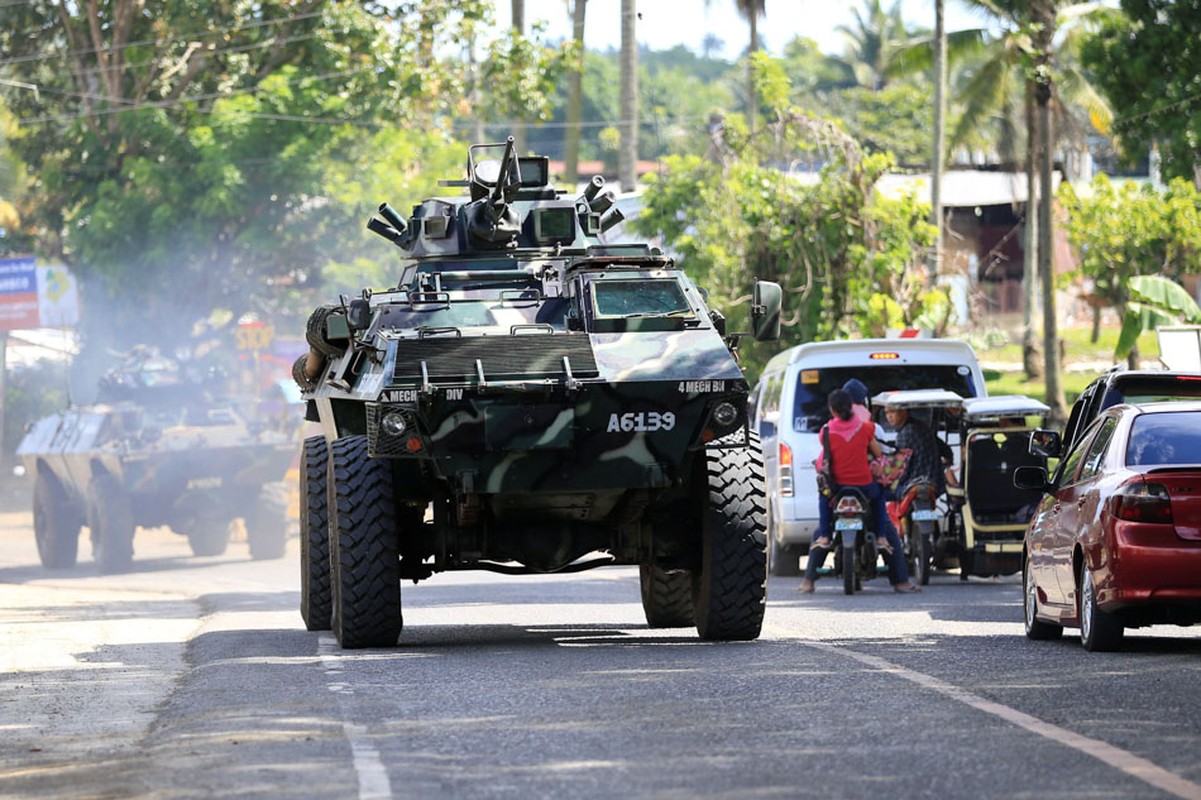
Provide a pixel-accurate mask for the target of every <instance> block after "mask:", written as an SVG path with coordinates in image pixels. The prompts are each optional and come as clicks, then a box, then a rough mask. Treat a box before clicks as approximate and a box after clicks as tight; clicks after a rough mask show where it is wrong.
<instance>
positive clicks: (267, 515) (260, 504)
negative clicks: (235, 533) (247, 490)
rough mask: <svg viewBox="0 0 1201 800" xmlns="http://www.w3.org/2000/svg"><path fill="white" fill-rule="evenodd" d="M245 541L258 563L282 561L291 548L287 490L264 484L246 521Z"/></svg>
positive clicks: (279, 484)
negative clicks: (271, 559) (272, 559)
mask: <svg viewBox="0 0 1201 800" xmlns="http://www.w3.org/2000/svg"><path fill="white" fill-rule="evenodd" d="M246 540H247V543H248V544H249V545H250V557H251V558H252V559H254V560H255V561H260V560H263V559H267V558H283V557H284V551H285V550H287V547H288V490H287V487H285V486H284V484H282V483H268V484H264V485H263V487H262V488H261V489H259V496H258V497H257V498H256V499H255V503H254V508H253V509H252V510H251V512H250V516H249V517H247V519H246Z"/></svg>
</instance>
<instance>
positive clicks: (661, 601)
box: [638, 564, 696, 628]
mask: <svg viewBox="0 0 1201 800" xmlns="http://www.w3.org/2000/svg"><path fill="white" fill-rule="evenodd" d="M638 577H639V582H640V583H641V585H642V610H643V612H644V613H645V614H646V624H647V625H649V626H650V627H652V628H688V627H691V626H692V625H695V624H696V619H695V618H694V617H693V613H692V573H691V572H689V571H687V570H682V569H678V570H666V569H663V568H662V567H657V566H654V565H652V564H641V565H639V567H638Z"/></svg>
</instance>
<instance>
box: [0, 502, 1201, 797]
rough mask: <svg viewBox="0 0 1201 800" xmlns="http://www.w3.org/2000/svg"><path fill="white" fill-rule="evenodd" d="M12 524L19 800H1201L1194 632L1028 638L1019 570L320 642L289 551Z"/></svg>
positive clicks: (500, 605) (1, 767)
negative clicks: (733, 620)
mask: <svg viewBox="0 0 1201 800" xmlns="http://www.w3.org/2000/svg"><path fill="white" fill-rule="evenodd" d="M3 499H4V501H5V502H4V503H3V505H2V506H0V797H4V798H50V797H53V798H124V797H154V798H168V799H170V798H207V797H261V798H279V797H284V796H286V797H289V798H298V799H304V798H352V799H357V798H388V797H396V798H423V797H470V798H544V797H555V798H566V797H571V798H593V797H596V798H611V797H649V798H695V797H706V798H774V797H779V798H790V797H823V798H873V800H877V799H879V798H910V797H912V798H920V797H931V798H1027V797H1028V798H1036V797H1037V798H1160V797H1163V798H1170V797H1186V798H1201V714H1199V711H1201V701H1199V699H1198V695H1199V691H1201V629H1187V628H1185V629H1177V628H1151V629H1144V630H1141V631H1131V632H1128V639H1127V644H1126V649H1125V651H1124V652H1121V653H1114V654H1102V653H1094V654H1090V653H1086V652H1085V651H1084V650H1083V649H1082V648H1081V647H1080V645H1079V640H1078V638H1077V637H1076V636H1075V635H1073V633H1072V632H1068V633H1067V634H1066V635H1065V636H1064V639H1063V640H1062V641H1059V642H1031V641H1028V640H1027V639H1026V638H1025V636H1024V635H1023V634H1022V626H1021V610H1020V590H1019V580H1018V578H1017V576H1013V577H1008V578H1003V579H999V580H978V579H973V580H971V581H968V582H966V583H963V582H960V581H959V580H958V577H957V576H955V575H938V574H936V575H935V577H934V579H933V581H932V583H931V585H930V586H929V587H927V589H926V591H925V592H923V593H922V594H920V595H896V594H893V593H892V592H890V591H889V590H888V585H887V582H886V581H885V580H884V579H883V578H881V579H879V580H877V581H871V582H869V583H868V584H867V586H866V588H865V591H864V592H863V593H862V594H858V595H855V596H853V597H846V596H844V595H843V594H842V591H841V586H840V584H838V583H836V582H835V581H833V580H831V579H826V580H823V581H821V582H819V584H818V590H817V593H816V594H813V595H800V594H798V593H797V592H796V591H795V588H796V584H797V582H798V579H773V581H772V582H771V584H770V585H769V592H768V595H769V601H768V609H767V617H766V622H765V626H764V632H763V636H762V637H761V638H760V639H759V640H757V641H754V642H743V643H730V644H717V643H704V642H700V641H698V640H697V638H696V635H695V631H693V630H690V629H681V630H666V631H665V630H650V629H648V628H647V627H646V625H645V621H644V619H643V616H642V609H641V605H640V603H639V600H638V576H637V571H636V570H634V569H627V568H613V569H602V570H594V571H592V572H585V573H582V574H578V575H571V576H545V577H509V576H498V575H492V574H489V573H462V574H443V575H436V576H434V578H432V579H431V580H429V581H425V582H423V583H421V584H419V585H416V586H414V585H412V584H406V585H405V588H404V601H405V629H404V632H403V634H402V635H401V641H400V644H399V645H398V646H397V647H395V648H393V649H383V650H360V651H345V652H344V651H341V650H340V649H339V648H338V647H337V645H336V643H335V642H334V640H333V637H332V636H331V635H330V634H328V633H310V632H307V631H305V630H304V626H303V624H302V623H301V619H300V615H299V612H298V610H297V609H298V604H299V588H298V576H299V565H298V554H297V547H296V542H295V540H293V541H292V542H291V543H290V545H289V552H288V556H287V557H286V558H285V559H282V560H279V561H266V562H252V561H250V560H249V557H248V555H247V550H246V545H245V542H244V541H242V542H240V541H236V540H235V541H234V542H233V543H232V544H231V545H230V548H229V551H228V552H227V553H226V554H225V555H223V556H220V557H215V558H194V557H192V556H191V555H190V554H189V550H188V547H187V542H186V540H185V539H183V538H182V537H179V536H176V535H175V534H172V533H171V532H169V531H166V530H152V531H145V530H140V531H139V532H138V535H137V537H136V538H135V549H136V553H135V559H136V561H135V569H134V571H133V572H132V573H130V574H127V575H114V576H101V575H99V574H98V573H97V571H96V569H95V566H94V564H93V563H92V562H91V558H90V546H89V545H88V543H87V541H86V534H85V539H84V541H82V542H81V546H80V563H79V565H78V566H77V567H75V568H74V569H70V570H55V571H48V570H44V569H42V567H41V566H40V565H39V564H38V561H37V555H36V550H35V548H34V544H33V534H32V529H31V521H30V516H29V514H28V512H27V510H26V509H27V508H28V506H27V505H25V502H26V499H25V497H24V496H23V493H16V494H14V493H13V492H11V491H10V492H8V493H7V494H5V495H4V498H3Z"/></svg>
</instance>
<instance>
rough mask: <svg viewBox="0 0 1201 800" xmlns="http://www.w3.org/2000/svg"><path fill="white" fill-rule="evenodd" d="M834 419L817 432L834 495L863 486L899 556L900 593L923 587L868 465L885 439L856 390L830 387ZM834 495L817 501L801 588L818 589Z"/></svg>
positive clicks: (894, 562)
mask: <svg viewBox="0 0 1201 800" xmlns="http://www.w3.org/2000/svg"><path fill="white" fill-rule="evenodd" d="M827 403H828V405H829V407H830V414H831V418H830V421H829V422H828V423H826V424H825V425H823V426H822V429H821V432H820V433H819V434H818V438H819V441H821V442H822V455H821V456H820V457H819V461H818V468H819V469H820V468H821V463H822V462H823V461H824V459H825V458H826V454H827V453H829V457H830V462H831V463H830V466H831V475H832V476H833V480H832V485H831V486H830V497H833V496H834V494H836V493H837V492H838V490H839V489H840V488H842V487H844V486H854V487H855V488H857V489H859V490H860V491H862V492H863V493H864V494H865V495H866V496H867V498H868V499H869V500H870V501H871V505H872V516H873V517H874V518H875V525H876V528H877V538H879V536H880V535H883V537H884V538H885V539H886V540H887V542H888V546H889V547H890V548H891V549H892V552H893V553H894V554H897V555H894V556H893V557H892V558H890V559H889V560H888V563H889V570H888V571H889V582H890V583H891V584H892V588H893V590H894V591H897V592H920V591H921V589H919V588H918V587H916V586H914V585H913V584H912V583H910V581H909V568H908V566H907V565H906V563H905V559H904V557H902V556H901V555H899V554H900V553H901V539H900V537H899V536H898V535H897V530H896V528H895V527H893V524H892V521H891V520H890V519H889V518H888V511H887V509H886V508H885V505H884V490H883V489H882V488H881V486H880V484H878V483H876V482H875V481H874V480H872V473H871V469H870V468H869V467H868V454H869V453H870V454H871V455H873V456H876V457H879V456H880V455H881V454H882V453H883V449H882V448H881V446H880V442H878V441H877V440H876V426H875V423H873V422H870V421H867V420H862V419H859V418H858V417H856V415H855V413H854V411H853V410H852V405H853V404H852V402H851V395H850V394H848V393H847V392H846V391H845V390H843V389H835V390H834V391H832V392H830V396H829V398H828V399H827ZM829 499H830V498H829V497H823V498H822V501H821V502H820V503H818V527H817V530H816V531H814V533H813V544H812V545H811V546H810V548H809V558H808V560H807V562H806V565H805V578H804V580H803V581H801V586H800V589H799V591H801V592H804V593H806V594H808V593H810V592H812V591H813V589H814V582H815V581H816V580H817V571H818V569H820V568H821V566H822V564H823V563H824V562H825V560H826V553H827V552H828V551H829V548H830V533H829V531H830V503H829Z"/></svg>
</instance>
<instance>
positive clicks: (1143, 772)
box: [764, 626, 1201, 800]
mask: <svg viewBox="0 0 1201 800" xmlns="http://www.w3.org/2000/svg"><path fill="white" fill-rule="evenodd" d="M764 627H765V628H766V627H768V626H764ZM771 628H772V630H773V631H774V632H775V633H777V634H779V635H781V636H784V637H786V638H789V639H794V640H797V641H800V642H801V643H802V644H804V645H806V646H807V647H812V648H814V649H816V650H822V651H825V652H827V653H830V654H836V655H840V656H846V657H848V658H853V659H855V660H856V661H859V662H861V663H863V664H866V665H868V666H869V667H873V668H874V669H878V670H880V671H881V672H887V673H889V674H892V675H896V676H897V677H900V678H904V679H905V680H907V681H910V682H912V683H916V684H917V685H918V686H921V687H923V688H926V689H931V690H933V691H935V692H938V693H939V694H942V695H945V696H946V697H949V698H951V699H952V700H958V701H959V702H960V703H963V704H965V705H968V706H971V707H972V708H975V709H977V710H979V711H983V712H985V713H988V714H992V715H993V716H996V717H1000V718H1001V719H1003V720H1005V721H1006V722H1010V723H1012V724H1014V725H1017V726H1018V727H1020V728H1025V729H1026V730H1028V731H1030V732H1031V733H1034V734H1037V735H1039V736H1042V737H1043V738H1044V739H1050V740H1051V741H1053V742H1056V743H1058V744H1062V745H1064V746H1066V747H1071V748H1072V749H1074V750H1079V751H1080V752H1081V753H1084V754H1085V755H1089V756H1092V757H1093V758H1095V759H1097V760H1098V761H1100V762H1101V763H1103V764H1106V765H1108V766H1111V767H1113V768H1114V769H1118V770H1121V771H1122V772H1124V773H1126V774H1127V775H1129V776H1131V777H1132V778H1137V779H1138V780H1140V781H1143V782H1144V783H1148V784H1150V785H1151V786H1154V787H1156V788H1157V789H1162V790H1163V791H1165V792H1167V793H1169V794H1171V795H1174V796H1176V797H1181V798H1184V799H1185V800H1201V785H1198V784H1196V783H1193V782H1192V781H1190V780H1187V779H1186V778H1182V777H1180V776H1179V775H1177V774H1176V773H1174V772H1169V771H1168V770H1166V769H1164V768H1163V767H1160V766H1157V765H1155V764H1153V763H1151V762H1150V761H1148V760H1147V759H1145V758H1143V757H1142V756H1137V755H1135V754H1134V753H1131V752H1129V751H1127V750H1123V749H1122V748H1120V747H1114V746H1113V745H1111V744H1108V743H1106V742H1102V741H1100V740H1099V739H1092V738H1089V737H1088V736H1082V735H1081V734H1079V733H1075V732H1074V731H1069V730H1067V729H1066V728H1061V727H1059V726H1058V725H1053V724H1052V723H1050V722H1045V721H1043V720H1041V719H1039V718H1038V717H1035V716H1031V715H1030V714H1027V713H1025V712H1022V711H1018V710H1017V709H1015V708H1010V707H1009V706H1005V705H1002V704H1001V703H997V702H993V701H992V700H985V699H984V698H983V697H979V696H977V695H974V694H972V693H971V692H969V691H967V690H966V689H962V688H960V687H958V686H955V685H953V684H950V683H947V682H945V681H941V680H939V679H938V678H935V677H933V676H931V675H926V674H924V673H921V672H915V671H914V670H911V669H907V668H905V667H902V666H899V665H897V664H893V663H892V662H891V661H887V660H885V659H883V658H879V657H878V656H871V655H867V654H866V653H857V652H855V651H854V650H850V649H848V648H846V647H841V646H838V645H832V644H828V643H826V642H818V641H814V640H812V639H799V640H798V639H796V634H795V632H793V631H789V630H787V629H785V628H780V627H778V626H771Z"/></svg>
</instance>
